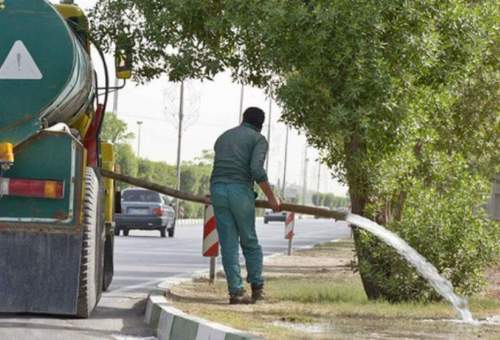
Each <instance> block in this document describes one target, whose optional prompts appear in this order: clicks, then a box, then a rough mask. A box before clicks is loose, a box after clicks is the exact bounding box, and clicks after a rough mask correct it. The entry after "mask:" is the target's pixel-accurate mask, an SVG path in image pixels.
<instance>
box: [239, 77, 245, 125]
mask: <svg viewBox="0 0 500 340" xmlns="http://www.w3.org/2000/svg"><path fill="white" fill-rule="evenodd" d="M244 98H245V85H244V84H243V83H242V84H241V93H240V119H239V121H238V124H241V122H242V121H243V99H244Z"/></svg>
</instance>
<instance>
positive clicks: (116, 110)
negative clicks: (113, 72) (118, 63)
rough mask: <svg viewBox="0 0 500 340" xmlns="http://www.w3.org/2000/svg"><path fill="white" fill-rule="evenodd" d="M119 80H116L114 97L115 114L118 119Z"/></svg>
mask: <svg viewBox="0 0 500 340" xmlns="http://www.w3.org/2000/svg"><path fill="white" fill-rule="evenodd" d="M118 85H119V84H118V78H115V93H114V96H113V113H114V114H115V115H116V116H117V117H118V92H120V91H118V90H117V88H118Z"/></svg>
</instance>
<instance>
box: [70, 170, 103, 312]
mask: <svg viewBox="0 0 500 340" xmlns="http://www.w3.org/2000/svg"><path fill="white" fill-rule="evenodd" d="M99 189H100V188H99V180H98V178H97V175H96V173H95V171H94V169H92V168H86V169H85V194H84V200H83V224H82V227H83V242H82V257H81V263H80V285H79V292H78V303H77V312H76V316H77V317H80V318H88V317H89V316H90V314H92V312H93V310H94V309H95V307H96V305H97V302H98V300H99V298H100V296H101V292H102V266H103V260H104V256H103V252H102V245H101V238H102V231H103V230H102V225H100V224H102V217H101V216H100V215H101V211H102V208H101V207H100V206H101V204H99V198H100V190H99Z"/></svg>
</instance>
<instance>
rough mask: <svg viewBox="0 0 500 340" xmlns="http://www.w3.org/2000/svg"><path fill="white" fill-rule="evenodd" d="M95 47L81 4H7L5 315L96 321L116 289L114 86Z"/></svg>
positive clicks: (2, 156) (2, 118)
mask: <svg viewBox="0 0 500 340" xmlns="http://www.w3.org/2000/svg"><path fill="white" fill-rule="evenodd" d="M91 44H92V41H91V38H90V36H89V34H88V23H87V19H86V17H85V15H84V13H83V12H82V10H81V9H80V8H79V7H78V6H76V5H74V4H72V1H67V0H66V1H63V3H62V4H57V5H52V4H51V3H49V2H47V1H45V0H0V313H43V314H58V315H74V316H78V317H88V316H89V315H90V314H91V313H92V311H93V310H94V308H95V306H96V304H97V302H98V301H99V299H100V296H101V293H102V291H103V290H106V289H107V287H108V286H109V284H110V283H111V280H112V276H113V230H112V229H113V222H112V220H113V191H114V190H113V182H112V181H111V180H104V179H103V178H102V176H101V175H100V169H103V168H104V169H108V170H112V169H113V150H112V146H111V145H109V144H106V143H101V142H100V139H99V134H100V130H101V125H102V121H103V116H104V111H105V104H106V103H105V102H106V100H107V99H106V98H107V93H108V92H109V91H108V90H109V87H108V86H107V83H108V81H107V75H106V77H105V78H106V82H105V83H106V86H104V87H101V88H100V87H99V86H102V85H100V82H99V81H98V80H97V76H96V72H95V71H94V67H93V61H92V59H91V57H90V48H91V47H90V46H91ZM101 55H102V53H101ZM102 60H103V61H104V58H102ZM121 71H122V72H121V74H120V75H119V76H120V77H121V78H123V79H124V78H127V77H128V76H129V74H128V73H129V72H128V71H126V70H123V69H122V70H121ZM106 74H107V72H106ZM103 91H104V93H102V92H103ZM101 98H104V99H103V102H100V99H101Z"/></svg>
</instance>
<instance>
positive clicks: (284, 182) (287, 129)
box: [281, 126, 290, 198]
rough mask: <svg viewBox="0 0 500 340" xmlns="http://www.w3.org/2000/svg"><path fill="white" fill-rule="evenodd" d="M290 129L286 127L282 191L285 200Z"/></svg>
mask: <svg viewBox="0 0 500 340" xmlns="http://www.w3.org/2000/svg"><path fill="white" fill-rule="evenodd" d="M289 131H290V128H289V127H288V126H287V127H286V138H285V166H284V167H283V188H282V189H281V195H282V196H283V198H285V189H286V167H287V164H288V133H289Z"/></svg>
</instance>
